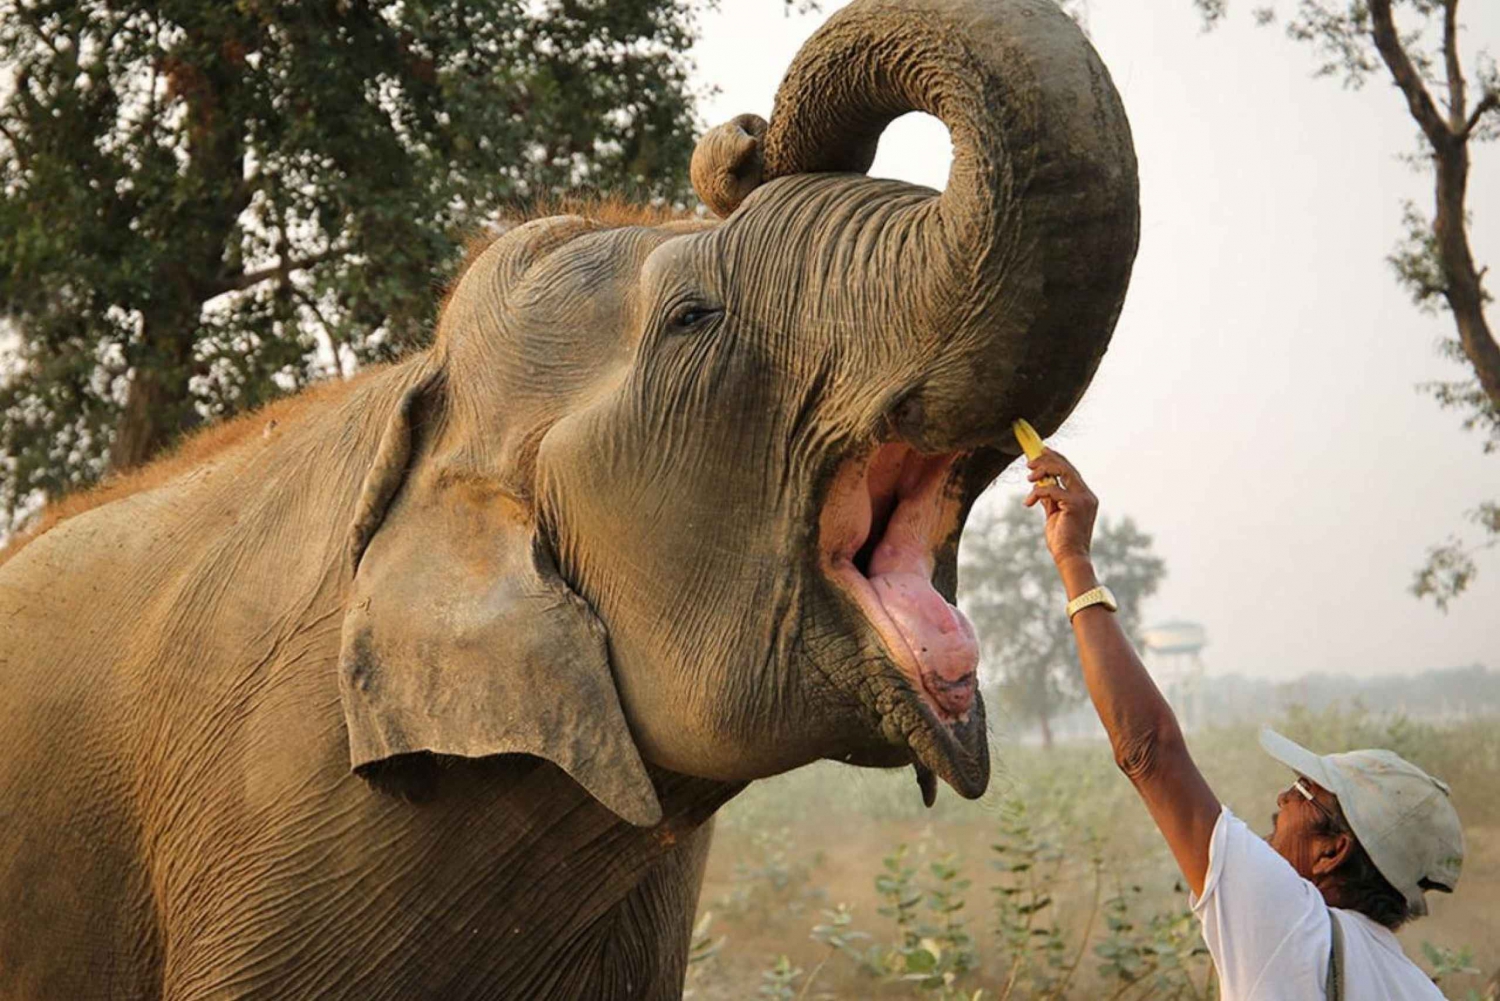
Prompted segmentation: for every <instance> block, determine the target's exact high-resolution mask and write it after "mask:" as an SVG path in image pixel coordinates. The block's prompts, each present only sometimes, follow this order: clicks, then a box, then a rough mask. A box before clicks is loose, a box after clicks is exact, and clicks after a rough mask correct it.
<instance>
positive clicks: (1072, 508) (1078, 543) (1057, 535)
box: [1026, 448, 1099, 569]
mask: <svg viewBox="0 0 1500 1001" xmlns="http://www.w3.org/2000/svg"><path fill="white" fill-rule="evenodd" d="M1026 465H1027V467H1028V468H1030V470H1031V472H1030V473H1028V474H1027V476H1026V479H1028V480H1029V481H1031V483H1032V484H1033V486H1032V488H1031V493H1030V494H1029V495H1027V497H1026V506H1027V507H1032V506H1033V505H1035V504H1037V503H1038V502H1040V503H1041V505H1042V509H1043V510H1044V511H1046V512H1047V525H1046V538H1047V550H1048V551H1049V552H1050V553H1051V554H1052V559H1053V561H1054V562H1056V563H1057V565H1058V568H1059V569H1061V567H1062V565H1063V564H1064V563H1066V562H1067V561H1069V560H1075V559H1082V560H1087V559H1088V558H1089V545H1090V544H1091V542H1092V541H1093V538H1094V516H1095V515H1097V514H1098V513H1099V498H1097V497H1095V496H1094V492H1093V491H1092V490H1090V489H1089V487H1088V484H1087V483H1084V482H1083V477H1082V476H1079V475H1078V470H1076V469H1074V468H1073V464H1072V463H1071V462H1069V461H1068V460H1067V459H1066V458H1064V457H1063V456H1062V455H1061V454H1059V453H1057V452H1054V451H1052V450H1051V449H1050V448H1049V449H1047V451H1045V452H1043V453H1042V454H1041V455H1039V456H1037V457H1036V458H1035V459H1032V460H1031V461H1030V462H1028V463H1027V464H1026ZM1048 476H1050V477H1053V478H1054V480H1055V482H1053V483H1052V484H1050V485H1047V486H1043V485H1041V484H1040V483H1038V481H1039V480H1041V479H1043V478H1045V477H1048Z"/></svg>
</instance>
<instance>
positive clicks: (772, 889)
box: [719, 827, 822, 915]
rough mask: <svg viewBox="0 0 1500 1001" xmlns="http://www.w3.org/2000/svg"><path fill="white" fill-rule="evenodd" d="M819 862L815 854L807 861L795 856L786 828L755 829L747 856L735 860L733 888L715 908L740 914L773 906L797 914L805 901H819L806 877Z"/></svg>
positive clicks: (794, 846) (805, 904) (801, 910)
mask: <svg viewBox="0 0 1500 1001" xmlns="http://www.w3.org/2000/svg"><path fill="white" fill-rule="evenodd" d="M821 862H822V858H821V856H819V855H816V854H815V855H814V856H813V857H812V860H811V862H807V861H803V860H802V859H800V858H798V857H797V852H796V843H795V842H794V841H793V839H792V832H791V829H790V828H788V827H778V828H769V829H766V830H761V831H756V832H755V835H754V836H753V838H752V839H751V843H750V850H749V852H748V853H747V857H746V858H742V859H740V860H739V861H737V862H736V863H735V866H734V885H733V888H732V889H731V890H730V891H729V892H728V893H726V894H725V895H724V896H723V897H722V898H720V900H719V908H720V909H721V910H723V911H724V912H725V913H728V914H735V915H744V914H748V913H750V912H752V911H755V910H758V909H761V908H764V907H766V906H767V905H774V906H776V907H777V908H780V909H783V910H785V911H786V912H787V913H790V914H801V913H803V912H804V911H805V910H806V909H807V907H808V905H809V903H818V902H820V901H821V895H820V894H819V893H818V891H817V889H816V888H815V887H809V886H808V877H809V876H810V875H811V873H812V870H813V869H814V868H815V867H816V866H818V865H819V864H820V863H821Z"/></svg>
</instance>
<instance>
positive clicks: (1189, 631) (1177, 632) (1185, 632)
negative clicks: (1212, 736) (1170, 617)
mask: <svg viewBox="0 0 1500 1001" xmlns="http://www.w3.org/2000/svg"><path fill="white" fill-rule="evenodd" d="M1141 643H1142V645H1143V646H1144V647H1145V648H1146V664H1147V666H1148V667H1149V668H1150V669H1151V674H1152V676H1153V677H1154V678H1155V679H1156V683H1157V684H1158V685H1160V686H1161V690H1162V694H1163V695H1165V696H1166V697H1167V701H1168V702H1170V703H1172V708H1173V709H1175V710H1176V711H1177V718H1178V720H1179V721H1180V722H1181V724H1182V728H1183V729H1184V730H1191V729H1195V728H1197V727H1198V725H1199V724H1201V723H1202V722H1203V720H1202V719H1201V718H1200V717H1201V716H1202V711H1203V707H1202V704H1201V694H1202V692H1201V688H1202V683H1203V657H1202V656H1201V654H1202V652H1203V648H1204V647H1205V646H1207V645H1208V633H1207V631H1205V630H1204V628H1203V627H1202V626H1200V625H1199V624H1198V623H1196V622H1184V621H1182V620H1180V619H1179V620H1174V621H1171V622H1162V623H1158V624H1157V625H1154V626H1147V627H1146V628H1145V629H1142V630H1141Z"/></svg>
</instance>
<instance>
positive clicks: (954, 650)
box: [870, 550, 979, 716]
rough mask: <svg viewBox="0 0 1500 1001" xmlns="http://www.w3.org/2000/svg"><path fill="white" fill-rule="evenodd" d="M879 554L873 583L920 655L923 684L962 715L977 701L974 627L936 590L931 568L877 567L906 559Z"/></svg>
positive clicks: (940, 702)
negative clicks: (884, 557)
mask: <svg viewBox="0 0 1500 1001" xmlns="http://www.w3.org/2000/svg"><path fill="white" fill-rule="evenodd" d="M880 555H882V554H881V553H880V552H879V551H878V550H877V553H876V559H875V560H873V561H872V564H871V567H870V569H871V571H872V573H871V576H870V583H871V584H872V585H874V588H875V593H876V595H878V596H879V598H880V603H881V605H883V606H884V607H885V611H886V614H887V615H889V616H890V617H891V620H892V621H893V622H895V624H896V628H897V630H899V631H900V633H901V638H902V639H904V640H905V641H906V645H907V646H908V647H910V648H911V652H912V654H913V656H915V657H916V658H917V664H918V666H919V667H920V669H921V672H922V686H923V687H924V688H926V689H927V693H928V694H929V695H931V696H932V698H933V700H934V701H936V702H937V703H938V705H940V706H942V707H943V709H945V710H947V711H948V712H949V713H952V714H953V715H955V716H961V715H963V714H964V713H966V712H968V711H969V706H970V705H971V704H972V703H973V701H974V669H975V667H977V666H978V664H979V644H978V641H976V640H975V638H974V627H973V626H972V625H970V624H969V619H968V617H967V616H966V615H964V613H963V612H961V611H959V610H958V609H957V608H954V607H953V606H952V605H950V604H948V602H947V601H946V600H944V598H943V596H942V595H940V594H938V593H937V591H936V590H935V589H934V588H933V586H932V582H931V581H929V580H928V577H927V574H925V573H920V572H917V571H913V570H909V569H905V568H904V567H900V566H896V567H892V568H891V569H890V570H889V571H887V572H885V573H880V572H878V571H879V570H880V569H883V568H882V567H881V566H880V564H881V563H882V562H891V563H898V564H899V563H901V562H903V561H900V560H889V561H883V560H881V559H879V557H880ZM892 555H894V554H892Z"/></svg>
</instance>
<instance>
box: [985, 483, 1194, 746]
mask: <svg viewBox="0 0 1500 1001" xmlns="http://www.w3.org/2000/svg"><path fill="white" fill-rule="evenodd" d="M975 514H976V517H975V519H974V520H973V521H972V522H971V523H970V525H969V527H968V529H967V530H966V531H965V533H964V540H963V547H962V550H961V552H962V553H963V562H962V564H961V565H960V568H959V574H960V576H961V577H962V579H963V591H964V593H965V595H966V596H967V597H966V600H965V606H964V610H965V612H966V614H967V615H968V616H969V619H970V620H971V621H972V622H973V623H974V630H975V632H977V633H978V634H979V641H980V651H981V653H982V655H983V662H984V664H985V667H986V674H987V675H988V677H987V678H986V679H985V687H986V688H987V689H988V692H987V694H988V696H989V697H990V698H992V699H996V700H998V702H999V703H1000V704H1002V705H1005V706H1007V707H1008V708H1009V709H1010V711H1011V712H1012V713H1013V714H1014V715H1015V716H1016V717H1017V718H1018V719H1024V720H1028V721H1035V722H1036V724H1037V725H1038V726H1039V727H1040V728H1041V732H1042V745H1043V746H1044V747H1049V748H1050V747H1051V746H1052V727H1051V721H1052V719H1053V717H1055V716H1057V715H1058V713H1060V712H1062V711H1063V710H1065V709H1067V708H1068V707H1069V706H1071V705H1073V704H1074V703H1077V702H1079V701H1081V700H1082V699H1083V698H1084V697H1085V695H1086V694H1087V692H1086V690H1085V689H1084V686H1083V675H1082V673H1081V671H1080V669H1079V666H1078V648H1077V644H1076V643H1075V641H1074V639H1073V627H1072V626H1071V624H1069V622H1068V617H1067V615H1065V614H1064V613H1063V592H1062V586H1061V585H1060V584H1059V583H1058V578H1057V569H1056V567H1054V566H1053V563H1052V557H1051V556H1049V555H1048V553H1047V543H1046V539H1045V537H1044V536H1043V531H1042V529H1043V524H1044V522H1043V517H1042V513H1041V511H1040V509H1037V510H1032V509H1029V508H1026V507H1025V506H1023V505H1022V502H1021V498H1019V497H1017V498H1014V499H1013V500H1012V501H1011V502H1010V503H1008V504H1006V505H1005V506H1004V507H1002V508H1001V509H1000V510H999V511H995V510H993V509H991V510H989V511H985V512H976V513H975ZM1093 559H1094V565H1095V567H1096V568H1097V569H1098V571H1099V577H1100V579H1102V580H1106V581H1108V582H1109V588H1110V590H1111V591H1113V592H1114V594H1115V598H1116V600H1117V601H1119V603H1120V611H1119V616H1120V625H1121V626H1122V627H1124V629H1125V632H1126V634H1127V635H1129V636H1131V637H1132V639H1134V638H1135V634H1136V631H1137V630H1138V629H1139V628H1140V611H1141V602H1143V601H1144V600H1145V599H1146V598H1148V597H1150V596H1151V595H1152V594H1154V593H1156V589H1157V587H1158V586H1159V585H1160V584H1161V581H1162V578H1163V577H1164V576H1165V575H1166V565H1165V564H1164V563H1163V562H1162V560H1161V558H1160V557H1159V556H1157V555H1155V553H1153V552H1152V549H1151V536H1149V535H1146V534H1145V533H1144V532H1142V531H1141V530H1140V529H1139V528H1137V527H1136V524H1135V522H1134V521H1132V520H1131V519H1130V518H1122V519H1120V520H1119V521H1114V522H1111V521H1110V520H1109V519H1108V518H1103V519H1101V520H1100V522H1099V526H1098V529H1097V531H1095V533H1094V543H1093Z"/></svg>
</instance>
